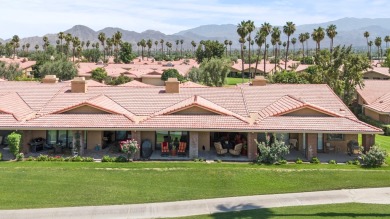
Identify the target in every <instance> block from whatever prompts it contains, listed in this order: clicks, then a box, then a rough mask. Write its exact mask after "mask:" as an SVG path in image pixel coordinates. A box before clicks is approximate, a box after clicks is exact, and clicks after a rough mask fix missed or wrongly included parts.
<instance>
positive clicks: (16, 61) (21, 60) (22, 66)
mask: <svg viewBox="0 0 390 219" xmlns="http://www.w3.org/2000/svg"><path fill="white" fill-rule="evenodd" d="M0 61H2V62H5V63H7V64H11V63H12V64H18V65H19V68H20V69H27V68H30V67H32V66H34V65H35V64H36V63H37V62H36V61H29V60H27V59H26V58H17V59H10V58H0Z"/></svg>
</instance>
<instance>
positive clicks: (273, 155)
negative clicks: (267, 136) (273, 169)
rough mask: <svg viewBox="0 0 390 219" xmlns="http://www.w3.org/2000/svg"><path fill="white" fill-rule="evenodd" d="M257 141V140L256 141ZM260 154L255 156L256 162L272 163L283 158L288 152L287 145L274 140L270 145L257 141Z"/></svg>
mask: <svg viewBox="0 0 390 219" xmlns="http://www.w3.org/2000/svg"><path fill="white" fill-rule="evenodd" d="M256 142H257V141H256ZM257 147H258V148H259V151H260V155H259V156H258V157H257V162H258V163H268V164H274V163H277V162H279V161H280V160H282V159H283V156H284V155H286V154H289V153H290V151H289V148H290V147H289V145H285V144H284V142H282V141H278V140H276V141H275V143H272V145H271V146H268V145H267V144H266V143H264V142H260V143H258V142H257Z"/></svg>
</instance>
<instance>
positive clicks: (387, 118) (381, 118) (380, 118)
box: [379, 115, 390, 123]
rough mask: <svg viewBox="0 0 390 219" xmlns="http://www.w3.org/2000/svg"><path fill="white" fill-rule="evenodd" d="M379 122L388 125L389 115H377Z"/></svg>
mask: <svg viewBox="0 0 390 219" xmlns="http://www.w3.org/2000/svg"><path fill="white" fill-rule="evenodd" d="M379 121H381V122H383V123H390V116H389V115H379Z"/></svg>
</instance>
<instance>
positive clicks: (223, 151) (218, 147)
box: [214, 142, 228, 155]
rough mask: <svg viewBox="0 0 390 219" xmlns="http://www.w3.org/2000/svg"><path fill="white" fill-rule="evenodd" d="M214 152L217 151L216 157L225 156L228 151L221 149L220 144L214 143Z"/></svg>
mask: <svg viewBox="0 0 390 219" xmlns="http://www.w3.org/2000/svg"><path fill="white" fill-rule="evenodd" d="M214 147H215V150H216V151H217V155H225V154H226V153H227V152H228V150H227V149H223V148H222V144H221V143H220V142H214Z"/></svg>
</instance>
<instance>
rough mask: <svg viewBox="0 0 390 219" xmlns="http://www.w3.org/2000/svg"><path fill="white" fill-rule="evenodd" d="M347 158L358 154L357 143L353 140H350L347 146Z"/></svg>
mask: <svg viewBox="0 0 390 219" xmlns="http://www.w3.org/2000/svg"><path fill="white" fill-rule="evenodd" d="M347 150H348V154H349V156H351V155H354V154H359V153H360V147H359V143H358V142H357V141H355V140H350V141H349V142H348V144H347Z"/></svg>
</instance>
